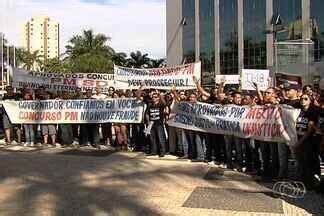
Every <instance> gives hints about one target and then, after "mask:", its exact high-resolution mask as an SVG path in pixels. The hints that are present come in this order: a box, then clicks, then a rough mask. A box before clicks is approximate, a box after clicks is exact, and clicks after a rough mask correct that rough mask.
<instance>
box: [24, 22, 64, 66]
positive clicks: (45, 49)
mask: <svg viewBox="0 0 324 216" xmlns="http://www.w3.org/2000/svg"><path fill="white" fill-rule="evenodd" d="M22 40H23V41H22V43H23V47H24V48H25V49H27V50H28V51H29V52H34V51H36V50H38V51H39V54H40V55H42V56H43V58H44V61H45V62H46V61H47V60H48V59H52V58H58V57H59V54H60V42H59V41H60V25H59V23H58V22H56V21H54V20H52V19H50V18H49V17H47V16H35V17H33V18H31V20H29V21H28V22H27V23H26V24H25V25H24V27H23V37H22Z"/></svg>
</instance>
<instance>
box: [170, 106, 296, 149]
mask: <svg viewBox="0 0 324 216" xmlns="http://www.w3.org/2000/svg"><path fill="white" fill-rule="evenodd" d="M299 113H300V110H297V109H293V108H290V107H287V106H254V107H248V106H235V105H225V106H224V105H212V104H206V103H194V104H191V103H187V102H181V103H176V104H175V105H174V107H173V108H172V112H171V116H170V120H169V121H168V124H169V125H170V126H172V127H178V128H183V129H187V130H193V131H200V132H206V133H214V134H225V135H234V136H237V137H242V138H252V139H256V140H262V141H269V142H286V143H294V142H296V141H297V134H296V120H297V117H298V115H299Z"/></svg>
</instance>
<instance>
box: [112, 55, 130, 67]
mask: <svg viewBox="0 0 324 216" xmlns="http://www.w3.org/2000/svg"><path fill="white" fill-rule="evenodd" d="M112 60H113V62H114V64H115V65H118V66H127V54H126V53H124V52H118V53H114V54H113V57H112Z"/></svg>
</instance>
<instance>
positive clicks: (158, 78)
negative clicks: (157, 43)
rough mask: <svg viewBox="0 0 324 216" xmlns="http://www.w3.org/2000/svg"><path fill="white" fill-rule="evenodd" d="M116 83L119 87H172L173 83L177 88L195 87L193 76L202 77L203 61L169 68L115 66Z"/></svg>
mask: <svg viewBox="0 0 324 216" xmlns="http://www.w3.org/2000/svg"><path fill="white" fill-rule="evenodd" d="M114 74H115V84H116V88H118V89H138V88H139V87H140V86H141V85H142V86H144V87H145V88H154V89H170V88H171V87H172V86H173V85H174V86H175V87H176V88H177V89H195V88H196V85H195V83H194V82H193V79H192V77H193V76H196V77H197V79H198V80H200V77H201V63H200V62H198V63H192V64H186V65H180V66H176V67H169V68H167V67H166V68H153V69H135V68H126V67H120V66H116V65H115V67H114Z"/></svg>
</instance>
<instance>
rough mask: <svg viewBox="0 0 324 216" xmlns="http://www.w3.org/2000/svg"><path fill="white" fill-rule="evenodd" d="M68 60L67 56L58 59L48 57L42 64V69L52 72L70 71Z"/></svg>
mask: <svg viewBox="0 0 324 216" xmlns="http://www.w3.org/2000/svg"><path fill="white" fill-rule="evenodd" d="M70 68H71V67H70V62H69V59H68V58H64V59H63V60H60V59H59V58H53V59H48V60H47V61H46V63H45V64H44V67H43V71H46V72H54V73H67V72H70V71H71V70H70Z"/></svg>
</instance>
